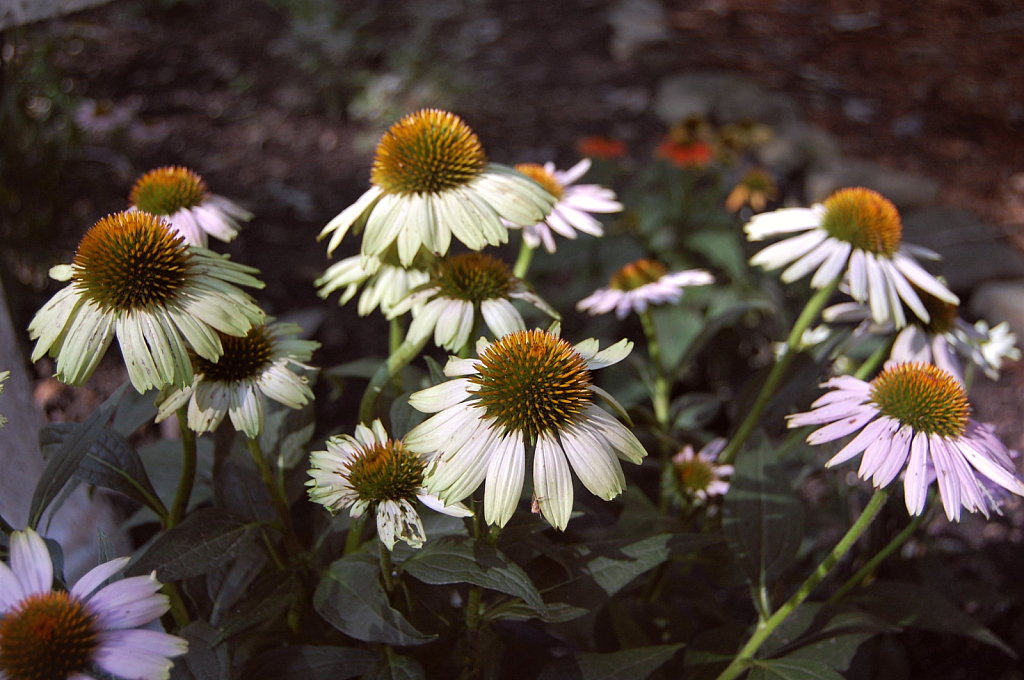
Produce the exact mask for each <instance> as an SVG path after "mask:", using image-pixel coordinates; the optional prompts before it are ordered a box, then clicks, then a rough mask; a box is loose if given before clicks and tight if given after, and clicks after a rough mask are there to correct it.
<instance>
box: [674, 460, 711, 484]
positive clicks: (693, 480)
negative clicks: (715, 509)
mask: <svg viewBox="0 0 1024 680" xmlns="http://www.w3.org/2000/svg"><path fill="white" fill-rule="evenodd" d="M672 467H673V469H674V470H675V473H676V479H677V480H678V481H679V488H680V489H682V490H683V491H685V492H688V493H696V492H697V491H703V490H704V489H707V488H708V486H709V485H710V484H711V482H713V481H715V471H714V468H712V467H711V465H710V464H709V463H706V462H705V461H703V460H701V459H700V458H699V457H698V456H694V457H693V458H690V459H688V460H682V461H673V462H672Z"/></svg>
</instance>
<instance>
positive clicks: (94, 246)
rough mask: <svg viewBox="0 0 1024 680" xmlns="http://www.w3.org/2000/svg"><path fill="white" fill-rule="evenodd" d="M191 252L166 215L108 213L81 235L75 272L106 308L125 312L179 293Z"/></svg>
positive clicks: (164, 299)
mask: <svg viewBox="0 0 1024 680" xmlns="http://www.w3.org/2000/svg"><path fill="white" fill-rule="evenodd" d="M190 257H191V254H190V253H189V251H188V246H186V245H185V241H184V239H182V238H181V237H180V236H178V235H177V234H176V233H175V232H174V231H173V230H172V229H171V228H170V226H169V225H168V224H167V223H166V222H164V220H163V219H161V218H159V217H157V216H155V215H151V214H150V213H147V212H143V211H141V210H131V211H125V212H120V213H117V214H114V215H108V216H107V217H104V218H103V219H101V220H100V221H99V222H97V223H96V224H95V225H93V226H92V228H91V229H89V231H87V232H86V233H85V236H83V237H82V240H81V242H80V243H79V244H78V250H77V251H76V253H75V258H74V260H73V261H72V267H73V271H74V273H73V278H74V280H75V281H76V282H77V283H78V285H80V286H81V287H82V288H84V289H85V295H86V297H87V298H89V299H91V300H92V301H93V302H95V303H96V304H98V305H99V306H100V307H101V308H102V309H103V310H105V311H116V312H126V311H130V310H133V309H142V308H144V307H147V306H148V305H151V304H156V305H159V304H163V303H166V302H167V301H169V300H171V299H172V298H174V297H175V296H176V295H177V293H178V291H179V290H180V289H181V288H182V287H183V286H184V285H185V283H186V281H187V279H188V260H189V258H190Z"/></svg>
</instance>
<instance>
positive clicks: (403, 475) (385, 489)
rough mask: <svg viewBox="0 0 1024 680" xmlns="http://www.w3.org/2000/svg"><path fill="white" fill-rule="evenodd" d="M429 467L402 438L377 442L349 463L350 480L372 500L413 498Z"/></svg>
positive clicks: (353, 487) (364, 495)
mask: <svg viewBox="0 0 1024 680" xmlns="http://www.w3.org/2000/svg"><path fill="white" fill-rule="evenodd" d="M426 466H427V464H426V461H425V460H424V459H423V458H421V457H420V456H418V455H417V454H415V453H413V452H412V451H409V450H408V449H407V448H405V444H404V443H403V442H402V441H401V440H395V439H388V440H387V441H385V442H383V443H381V442H374V443H373V444H371V445H369V446H365V447H363V449H362V450H361V451H359V453H357V454H356V455H355V456H354V457H353V458H352V459H351V460H350V461H349V462H348V472H347V476H348V483H349V484H351V485H352V489H353V491H355V492H356V494H357V495H358V497H359V500H362V501H366V502H368V503H379V502H381V501H400V500H403V499H404V500H412V499H414V498H415V497H416V495H417V494H418V493H420V492H421V490H422V487H423V471H424V469H425V468H426Z"/></svg>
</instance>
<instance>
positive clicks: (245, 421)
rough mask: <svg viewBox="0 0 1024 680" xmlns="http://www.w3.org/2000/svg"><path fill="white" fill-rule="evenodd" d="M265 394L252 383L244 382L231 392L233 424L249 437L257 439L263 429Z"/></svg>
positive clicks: (230, 407) (230, 414)
mask: <svg viewBox="0 0 1024 680" xmlns="http://www.w3.org/2000/svg"><path fill="white" fill-rule="evenodd" d="M263 411H264V405H263V395H262V394H261V393H260V391H259V389H257V387H256V386H255V385H253V384H251V383H242V384H239V385H237V386H235V387H234V389H232V390H231V393H230V403H229V406H228V415H229V416H230V417H231V424H232V425H234V426H235V429H236V430H238V431H239V432H244V433H245V436H247V437H248V438H249V439H255V438H256V437H258V436H260V433H261V432H262V431H263Z"/></svg>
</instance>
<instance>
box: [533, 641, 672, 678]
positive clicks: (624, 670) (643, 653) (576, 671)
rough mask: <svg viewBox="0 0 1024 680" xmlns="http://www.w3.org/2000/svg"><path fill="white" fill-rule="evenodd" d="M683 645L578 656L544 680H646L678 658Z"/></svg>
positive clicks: (560, 663) (547, 672)
mask: <svg viewBox="0 0 1024 680" xmlns="http://www.w3.org/2000/svg"><path fill="white" fill-rule="evenodd" d="M682 647H683V645H681V644H675V645H657V646H654V647H635V648H633V649H624V650H622V651H619V652H612V653H611V654H591V653H587V652H578V653H576V654H574V655H573V657H572V658H571V659H561V660H559V661H556V662H554V663H552V664H550V665H548V667H547V668H545V669H544V671H543V672H541V674H540V680H644V678H647V677H648V676H650V675H651V673H653V672H654V671H656V670H658V669H659V668H660V667H661V666H663V665H664V664H665V663H666V662H667V661H668V660H669V659H671V658H672V657H673V656H675V654H676V652H678V651H679V650H680V649H681V648H682Z"/></svg>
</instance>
